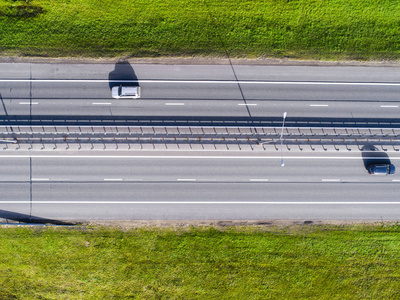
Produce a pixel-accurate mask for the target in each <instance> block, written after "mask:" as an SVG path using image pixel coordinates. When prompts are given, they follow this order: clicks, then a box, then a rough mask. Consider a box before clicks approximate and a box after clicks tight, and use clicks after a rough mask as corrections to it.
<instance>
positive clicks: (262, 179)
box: [250, 178, 269, 181]
mask: <svg viewBox="0 0 400 300" xmlns="http://www.w3.org/2000/svg"><path fill="white" fill-rule="evenodd" d="M250 181H269V179H264V178H252V179H250Z"/></svg>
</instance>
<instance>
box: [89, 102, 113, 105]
mask: <svg viewBox="0 0 400 300" xmlns="http://www.w3.org/2000/svg"><path fill="white" fill-rule="evenodd" d="M92 104H93V105H111V102H105V103H102V102H93V103H92Z"/></svg>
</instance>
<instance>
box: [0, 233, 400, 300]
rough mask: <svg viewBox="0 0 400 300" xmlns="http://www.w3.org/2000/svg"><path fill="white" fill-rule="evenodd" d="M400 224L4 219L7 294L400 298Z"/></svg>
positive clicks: (1, 245)
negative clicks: (17, 223)
mask: <svg viewBox="0 0 400 300" xmlns="http://www.w3.org/2000/svg"><path fill="white" fill-rule="evenodd" d="M399 234H400V227H399V226H398V225H391V226H387V227H386V226H360V225H359V226H347V227H346V226H344V227H337V226H303V227H301V226H299V227H285V228H282V227H281V228H274V227H272V228H264V229H263V228H254V227H237V228H235V227H232V228H223V229H216V228H186V229H166V228H147V229H144V228H142V229H133V230H128V231H120V230H118V229H110V228H82V229H78V228H65V229H60V228H1V229H0V287H1V288H0V299H399V298H400V260H399V258H400V235H399Z"/></svg>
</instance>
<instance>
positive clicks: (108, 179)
mask: <svg viewBox="0 0 400 300" xmlns="http://www.w3.org/2000/svg"><path fill="white" fill-rule="evenodd" d="M103 180H104V181H123V179H122V178H104V179H103Z"/></svg>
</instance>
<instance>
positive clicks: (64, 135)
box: [0, 126, 400, 146]
mask: <svg viewBox="0 0 400 300" xmlns="http://www.w3.org/2000/svg"><path fill="white" fill-rule="evenodd" d="M281 132H282V128H281V127H162V126H161V127H155V126H0V142H1V143H10V144H54V143H69V144H71V143H92V144H93V143H94V144H96V143H101V144H105V143H106V144H108V143H112V144H118V143H122V144H124V143H139V144H148V143H150V144H176V143H179V144H253V145H263V144H276V143H279V144H280V142H281V139H280V135H281ZM366 143H371V144H374V145H392V146H398V145H400V129H397V128H396V129H394V128H393V129H390V128H385V129H377V128H348V129H346V128H314V127H311V128H295V127H285V128H284V131H283V144H285V145H307V144H312V145H337V144H341V145H363V144H366Z"/></svg>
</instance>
